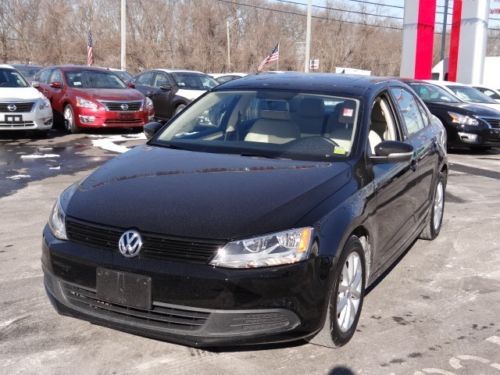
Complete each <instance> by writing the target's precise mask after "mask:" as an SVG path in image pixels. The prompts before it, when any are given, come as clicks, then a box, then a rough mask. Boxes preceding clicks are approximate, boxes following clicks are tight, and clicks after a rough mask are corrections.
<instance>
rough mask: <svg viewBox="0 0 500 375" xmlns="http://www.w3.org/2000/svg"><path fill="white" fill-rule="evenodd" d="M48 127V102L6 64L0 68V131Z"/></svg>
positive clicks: (48, 128) (50, 112)
mask: <svg viewBox="0 0 500 375" xmlns="http://www.w3.org/2000/svg"><path fill="white" fill-rule="evenodd" d="M50 128H52V109H51V107H50V102H49V100H48V99H47V98H46V97H45V96H43V95H42V94H41V93H40V92H38V91H37V90H35V89H34V88H32V87H31V86H29V84H28V82H26V80H25V79H24V77H23V76H22V75H21V73H19V72H18V71H17V70H16V69H14V68H13V67H12V66H10V65H0V130H38V131H48V130H50Z"/></svg>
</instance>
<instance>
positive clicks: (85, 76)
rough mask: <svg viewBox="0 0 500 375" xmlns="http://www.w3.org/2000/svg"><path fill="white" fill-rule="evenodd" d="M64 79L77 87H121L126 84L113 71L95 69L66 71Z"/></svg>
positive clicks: (124, 86)
mask: <svg viewBox="0 0 500 375" xmlns="http://www.w3.org/2000/svg"><path fill="white" fill-rule="evenodd" d="M65 75H66V81H67V82H68V85H69V86H70V87H74V88H77V89H123V88H126V87H127V85H125V83H123V81H122V80H121V79H120V78H118V77H117V76H116V75H115V74H113V73H108V72H99V71H95V70H79V71H72V72H66V73H65Z"/></svg>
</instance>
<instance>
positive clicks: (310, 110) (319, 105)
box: [299, 98, 325, 117]
mask: <svg viewBox="0 0 500 375" xmlns="http://www.w3.org/2000/svg"><path fill="white" fill-rule="evenodd" d="M324 112H325V104H324V103H323V99H320V98H304V99H302V101H301V102H300V106H299V113H300V115H301V116H302V117H323V115H324Z"/></svg>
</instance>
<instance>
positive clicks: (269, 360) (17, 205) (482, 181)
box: [0, 134, 500, 375]
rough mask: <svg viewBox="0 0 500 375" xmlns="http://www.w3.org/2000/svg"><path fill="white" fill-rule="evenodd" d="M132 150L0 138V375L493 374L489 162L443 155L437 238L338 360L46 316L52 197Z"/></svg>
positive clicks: (495, 177)
mask: <svg viewBox="0 0 500 375" xmlns="http://www.w3.org/2000/svg"><path fill="white" fill-rule="evenodd" d="M96 140H97V141H99V140H100V141H101V142H97V144H96V142H95V141H96ZM142 142H143V140H142V139H141V135H140V134H128V135H125V136H119V135H116V134H100V135H97V136H96V135H92V136H90V135H66V136H61V135H57V137H56V136H55V135H54V136H52V137H51V138H49V139H47V140H46V139H33V138H30V137H22V138H20V139H17V140H15V139H11V138H9V137H3V138H2V137H0V184H1V187H0V217H1V218H2V225H1V226H0V267H1V268H0V270H1V272H0V373H1V374H68V373H72V374H137V373H141V374H158V373H168V374H193V373H198V374H255V373H258V374H282V373H287V374H350V373H354V374H414V375H422V374H448V375H449V374H456V375H460V374H500V319H499V317H500V239H499V228H500V189H499V186H500V151H498V150H493V151H490V152H484V153H474V154H470V153H465V152H457V153H453V154H450V156H449V158H450V162H451V168H452V169H451V172H450V174H449V179H448V194H447V205H446V211H445V218H444V226H443V230H442V232H441V234H440V236H439V237H438V238H437V239H436V240H435V241H433V242H426V241H417V242H416V243H415V244H414V245H413V247H412V248H411V249H410V250H409V252H408V253H407V254H406V255H405V256H404V257H403V258H402V259H401V260H400V262H399V263H398V264H397V265H396V266H395V267H394V269H392V270H391V271H390V272H389V273H388V274H387V275H386V277H385V278H384V279H383V280H381V281H380V283H378V285H376V286H375V287H374V288H373V290H371V291H370V293H369V294H368V295H367V297H366V299H365V305H364V308H363V312H362V316H361V320H360V323H359V327H358V328H359V331H358V332H357V334H356V335H355V336H354V338H353V340H352V341H351V342H350V343H349V344H348V345H347V346H345V347H343V348H340V349H337V350H331V349H326V348H322V347H318V346H315V345H311V344H304V343H299V344H297V345H288V346H278V347H276V346H274V347H262V348H258V349H255V348H248V349H241V348H239V349H238V348H232V349H229V350H225V351H218V352H217V351H204V350H199V349H193V348H188V347H184V346H179V345H174V344H170V343H166V342H161V341H155V340H150V339H146V338H142V337H138V336H133V335H129V334H126V333H123V332H119V331H115V330H111V329H108V328H103V327H99V326H94V325H92V324H89V323H86V322H83V321H80V320H76V319H72V318H67V317H62V316H58V315H57V314H56V313H55V312H54V310H53V309H52V307H51V305H50V303H49V302H48V299H47V298H46V296H45V292H44V289H43V284H42V271H41V269H40V242H41V231H42V227H43V225H44V224H45V222H46V219H47V216H48V214H49V210H50V208H51V206H52V204H53V202H54V200H55V198H56V197H57V195H58V194H59V193H60V192H61V191H62V190H63V188H64V187H66V186H67V185H69V184H71V183H72V182H74V181H77V180H78V179H80V178H82V177H83V176H85V175H86V174H88V172H89V171H90V170H92V169H93V168H95V167H97V166H98V165H99V164H101V163H102V162H104V161H105V160H107V159H109V158H110V157H111V156H112V155H115V154H116V153H117V152H121V151H124V149H125V148H127V147H129V146H131V145H134V144H138V143H142ZM113 145H114V146H113ZM115 146H116V147H115ZM49 148H50V149H49ZM47 154H49V155H50V156H46V157H33V156H32V157H26V156H25V157H23V155H47ZM54 155H59V156H57V157H56V156H54ZM58 166H59V168H57V167H58ZM16 175H25V176H29V177H18V178H14V177H13V176H16Z"/></svg>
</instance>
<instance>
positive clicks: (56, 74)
mask: <svg viewBox="0 0 500 375" xmlns="http://www.w3.org/2000/svg"><path fill="white" fill-rule="evenodd" d="M52 82H62V75H61V71H60V70H59V69H55V70H54V71H53V72H52V75H51V76H50V81H49V83H52Z"/></svg>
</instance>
